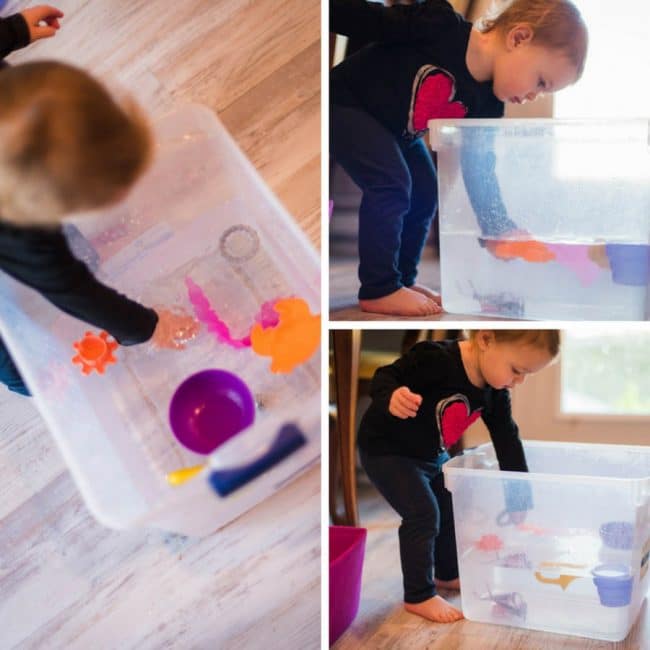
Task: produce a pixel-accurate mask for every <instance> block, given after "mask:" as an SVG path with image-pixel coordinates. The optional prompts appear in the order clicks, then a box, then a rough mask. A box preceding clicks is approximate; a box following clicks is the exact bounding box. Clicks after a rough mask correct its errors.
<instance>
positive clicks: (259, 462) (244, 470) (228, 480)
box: [209, 422, 307, 497]
mask: <svg viewBox="0 0 650 650" xmlns="http://www.w3.org/2000/svg"><path fill="white" fill-rule="evenodd" d="M306 443H307V438H306V437H305V435H304V433H303V432H302V431H301V430H300V429H299V428H298V427H297V426H296V425H295V424H293V423H291V422H287V423H285V424H283V425H282V426H281V427H280V429H279V430H278V431H277V433H276V434H275V438H274V439H273V440H272V441H271V444H270V445H269V446H268V448H267V449H266V450H265V451H264V453H263V454H262V455H260V456H257V457H255V458H253V459H251V460H249V461H248V462H244V463H242V464H240V465H237V466H229V467H218V468H215V469H213V471H212V472H211V473H210V477H209V481H210V485H211V486H212V489H213V490H214V491H215V492H216V493H217V494H218V495H219V496H221V497H226V496H228V495H229V494H231V493H232V492H234V491H235V490H238V489H239V488H240V487H242V486H244V485H246V484H247V483H248V482H249V481H252V480H253V479H254V478H256V477H257V476H259V475H260V474H263V473H264V472H266V471H267V470H268V469H270V468H271V467H273V466H274V465H275V464H277V463H279V462H280V461H281V460H283V459H285V458H286V457H287V456H289V455H291V454H292V453H293V452H294V451H296V450H297V449H299V448H300V447H302V446H303V445H305V444H306Z"/></svg>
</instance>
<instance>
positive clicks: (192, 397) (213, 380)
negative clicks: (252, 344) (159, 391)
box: [169, 369, 255, 454]
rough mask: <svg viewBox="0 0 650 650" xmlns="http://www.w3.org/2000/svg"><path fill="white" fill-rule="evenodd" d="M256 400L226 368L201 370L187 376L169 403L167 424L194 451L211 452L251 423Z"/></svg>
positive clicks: (185, 445)
mask: <svg viewBox="0 0 650 650" xmlns="http://www.w3.org/2000/svg"><path fill="white" fill-rule="evenodd" d="M254 419H255V402H254V400H253V395H252V394H251V392H250V390H249V388H248V386H247V385H246V384H245V383H244V382H243V381H242V380H241V379H240V378H239V377H238V376H237V375H233V374H232V373H231V372H228V371H227V370H218V369H215V370H203V371H201V372H197V373H196V374H194V375H191V376H190V377H188V378H187V379H186V380H185V381H184V382H183V383H182V384H181V385H180V386H179V387H178V388H177V389H176V392H175V393H174V395H173V397H172V399H171V402H170V403H169V424H170V425H171V428H172V431H173V432H174V435H175V436H176V438H177V439H178V441H179V442H180V443H181V444H182V445H183V446H184V447H187V448H188V449H190V450H191V451H194V452H196V453H197V454H210V453H212V452H213V451H214V450H215V449H216V448H217V447H219V445H222V444H223V443H224V442H226V440H228V439H229V438H232V437H233V436H235V435H237V434H238V433H239V432H240V431H242V429H245V428H246V427H248V426H250V425H251V424H252V423H253V420H254Z"/></svg>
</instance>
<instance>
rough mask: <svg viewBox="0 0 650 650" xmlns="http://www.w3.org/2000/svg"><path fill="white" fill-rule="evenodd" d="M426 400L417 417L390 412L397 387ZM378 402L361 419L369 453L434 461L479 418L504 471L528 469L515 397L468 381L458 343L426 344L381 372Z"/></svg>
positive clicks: (375, 388) (374, 389)
mask: <svg viewBox="0 0 650 650" xmlns="http://www.w3.org/2000/svg"><path fill="white" fill-rule="evenodd" d="M400 386H407V387H408V388H409V390H411V391H413V392H414V393H417V394H419V395H421V396H422V403H421V404H420V407H419V409H418V412H417V415H416V416H415V417H412V418H406V419H400V418H398V417H395V416H394V415H391V414H390V413H389V411H388V405H389V403H390V398H391V395H392V394H393V392H394V391H395V389H396V388H399V387H400ZM370 395H371V397H372V403H371V404H370V407H369V408H368V410H367V411H366V412H365V414H364V415H363V418H362V419H361V425H360V427H359V446H360V447H361V448H362V449H363V450H364V451H365V452H366V453H368V454H369V455H388V454H394V455H400V456H409V457H412V458H419V459H422V460H433V459H435V458H436V457H437V456H438V454H439V453H440V450H441V448H443V447H448V446H450V445H451V444H453V443H454V442H456V440H458V438H459V437H460V436H461V435H462V433H463V431H464V430H465V429H466V428H467V426H469V424H471V422H473V421H474V420H475V419H477V418H478V417H479V416H480V417H481V418H483V421H484V422H485V424H486V426H487V428H488V430H489V432H490V437H491V439H492V443H493V445H494V449H495V452H496V455H497V459H498V461H499V467H500V468H501V469H502V470H509V471H522V472H525V471H528V467H527V465H526V458H525V456H524V450H523V446H522V444H521V440H520V438H519V430H518V428H517V425H516V424H515V422H514V420H513V419H512V410H511V405H510V393H509V391H508V390H507V389H501V390H497V389H494V388H492V387H490V386H486V387H484V388H478V387H476V386H474V385H473V384H472V383H471V382H470V381H469V378H468V377H467V373H466V372H465V368H464V366H463V362H462V359H461V354H460V347H459V345H458V342H457V341H439V342H428V341H426V342H422V343H418V344H417V345H415V346H413V348H412V349H411V350H410V351H409V352H408V353H406V354H405V355H404V356H402V357H401V358H399V359H398V360H397V361H395V362H394V363H392V364H390V365H389V366H384V367H382V368H379V369H378V370H377V372H376V373H375V375H374V377H373V380H372V384H371V388H370Z"/></svg>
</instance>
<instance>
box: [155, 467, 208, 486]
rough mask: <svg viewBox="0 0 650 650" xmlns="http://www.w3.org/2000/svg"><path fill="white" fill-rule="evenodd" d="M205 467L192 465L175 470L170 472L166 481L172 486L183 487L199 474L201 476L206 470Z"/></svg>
mask: <svg viewBox="0 0 650 650" xmlns="http://www.w3.org/2000/svg"><path fill="white" fill-rule="evenodd" d="M205 467H206V466H205V465H204V464H201V465H192V466H191V467H183V468H181V469H177V470H174V471H173V472H169V474H167V475H166V476H165V479H166V480H167V483H169V484H170V485H182V484H183V483H186V482H187V481H189V480H190V479H192V478H194V477H195V476H196V475H197V474H200V473H201V472H202V471H203V470H204V469H205Z"/></svg>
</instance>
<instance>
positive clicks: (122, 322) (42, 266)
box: [0, 224, 198, 348]
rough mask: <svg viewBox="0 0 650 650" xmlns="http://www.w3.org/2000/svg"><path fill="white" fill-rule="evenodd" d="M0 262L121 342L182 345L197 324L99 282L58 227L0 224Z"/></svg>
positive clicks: (62, 306)
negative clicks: (128, 296) (134, 299)
mask: <svg viewBox="0 0 650 650" xmlns="http://www.w3.org/2000/svg"><path fill="white" fill-rule="evenodd" d="M1 227H2V229H3V233H2V235H3V236H2V247H1V249H0V266H1V267H2V269H3V270H4V271H6V272H7V273H8V274H9V275H11V276H12V277H14V278H16V279H17V280H19V281H20V282H23V283H24V284H26V285H28V286H30V287H32V288H33V289H36V290H37V291H38V292H39V293H40V294H41V295H43V296H44V297H45V298H47V300H49V301H50V302H51V303H53V304H54V305H56V306H57V307H58V308H59V309H61V310H62V311H64V312H65V313H67V314H70V315H71V316H74V317H75V318H79V319H80V320H83V321H85V322H87V323H90V324H91V325H95V326H96V327H99V328H101V329H104V330H106V331H107V332H109V333H110V334H111V335H112V336H113V337H114V338H115V339H116V340H117V341H118V343H120V344H121V345H134V344H136V343H144V342H145V341H148V340H150V339H151V340H152V342H153V343H154V344H156V345H158V346H159V347H168V348H181V347H182V341H183V340H188V339H190V338H192V337H193V335H194V334H196V331H197V329H198V326H197V325H196V323H195V321H194V320H193V319H192V318H190V317H188V316H185V315H180V314H175V313H173V312H170V311H169V310H164V309H160V310H158V311H156V310H154V309H149V308H147V307H143V306H142V305H140V304H139V303H137V302H135V301H133V300H130V299H129V298H127V297H126V296H124V295H122V294H120V293H118V292H117V291H115V290H114V289H111V288H110V287H107V286H106V285H104V284H102V283H101V282H99V281H98V280H97V279H96V278H95V277H94V276H93V274H92V273H91V272H90V271H89V270H88V268H87V267H86V265H85V264H83V262H80V261H79V260H78V259H77V258H75V257H74V256H73V255H72V253H71V252H70V249H69V248H68V244H67V242H66V240H65V237H64V235H63V233H62V230H61V228H58V229H55V230H48V229H44V228H29V229H26V228H19V227H14V226H11V225H8V224H2V226H1Z"/></svg>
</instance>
